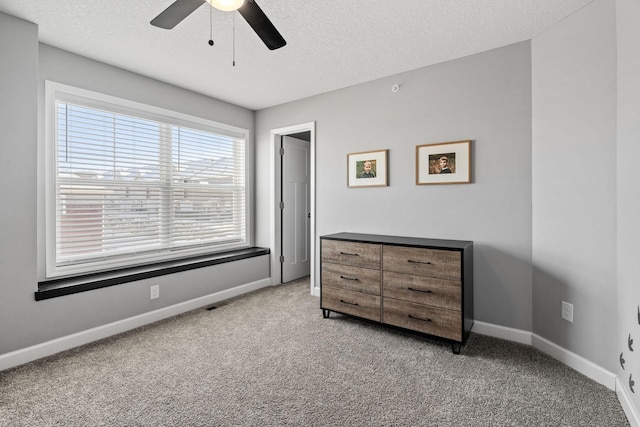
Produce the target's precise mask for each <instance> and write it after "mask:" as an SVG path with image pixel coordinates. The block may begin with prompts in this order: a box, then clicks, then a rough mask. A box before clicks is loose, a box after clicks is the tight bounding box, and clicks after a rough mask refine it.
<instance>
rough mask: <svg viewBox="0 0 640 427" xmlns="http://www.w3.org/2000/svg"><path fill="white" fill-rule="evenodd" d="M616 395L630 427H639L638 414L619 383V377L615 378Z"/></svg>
mask: <svg viewBox="0 0 640 427" xmlns="http://www.w3.org/2000/svg"><path fill="white" fill-rule="evenodd" d="M616 395H617V396H618V401H619V402H620V405H621V406H622V410H623V411H624V414H625V415H626V416H627V420H628V421H629V424H631V427H640V414H639V413H638V410H637V409H636V406H635V405H634V404H633V401H632V399H631V396H629V393H628V392H627V388H626V387H625V386H624V384H622V383H620V377H616Z"/></svg>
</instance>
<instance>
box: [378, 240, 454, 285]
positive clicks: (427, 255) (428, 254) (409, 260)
mask: <svg viewBox="0 0 640 427" xmlns="http://www.w3.org/2000/svg"><path fill="white" fill-rule="evenodd" d="M461 262H462V259H461V253H460V252H459V251H446V250H439V249H428V248H411V247H403V246H385V247H384V250H383V258H382V268H383V269H384V270H385V271H394V272H397V273H407V274H417V275H420V276H431V277H439V278H441V279H447V280H455V281H461V280H462V273H461V270H462V264H461Z"/></svg>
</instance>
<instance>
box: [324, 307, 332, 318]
mask: <svg viewBox="0 0 640 427" xmlns="http://www.w3.org/2000/svg"><path fill="white" fill-rule="evenodd" d="M330 313H331V310H326V309H324V308H323V309H322V317H324V318H325V319H328V318H329V314H330Z"/></svg>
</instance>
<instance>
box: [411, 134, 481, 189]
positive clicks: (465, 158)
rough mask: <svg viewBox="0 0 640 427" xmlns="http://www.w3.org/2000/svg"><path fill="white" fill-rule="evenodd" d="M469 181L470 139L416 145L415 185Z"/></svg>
mask: <svg viewBox="0 0 640 427" xmlns="http://www.w3.org/2000/svg"><path fill="white" fill-rule="evenodd" d="M469 182H471V141H470V140H468V141H454V142H442V143H439V144H426V145H418V146H416V185H426V184H467V183H469Z"/></svg>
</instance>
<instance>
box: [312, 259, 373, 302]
mask: <svg viewBox="0 0 640 427" xmlns="http://www.w3.org/2000/svg"><path fill="white" fill-rule="evenodd" d="M322 286H331V287H334V288H342V289H347V290H351V291H357V292H364V293H367V294H372V295H380V270H372V269H370V268H363V267H353V266H351V265H342V264H333V263H330V262H323V263H322Z"/></svg>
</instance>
